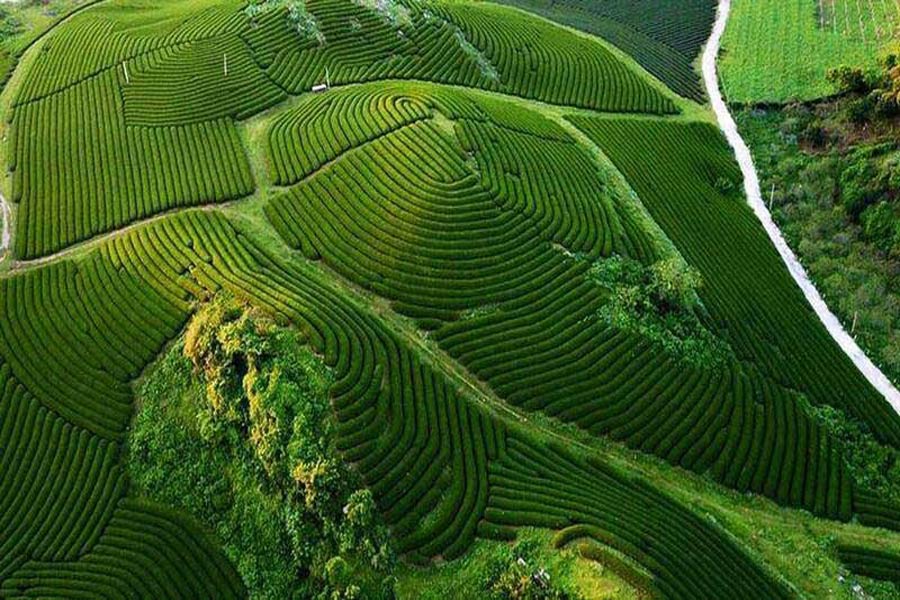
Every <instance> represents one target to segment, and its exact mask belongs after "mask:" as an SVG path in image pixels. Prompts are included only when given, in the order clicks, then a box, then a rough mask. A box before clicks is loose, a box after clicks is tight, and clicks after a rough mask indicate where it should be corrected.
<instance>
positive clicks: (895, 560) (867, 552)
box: [837, 544, 900, 584]
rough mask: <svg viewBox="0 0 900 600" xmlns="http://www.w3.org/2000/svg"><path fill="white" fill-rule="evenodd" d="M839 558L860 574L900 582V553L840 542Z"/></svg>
mask: <svg viewBox="0 0 900 600" xmlns="http://www.w3.org/2000/svg"><path fill="white" fill-rule="evenodd" d="M837 553H838V558H840V560H841V562H842V563H844V565H846V567H847V568H848V569H850V570H851V571H852V572H854V573H856V574H858V575H865V576H866V577H871V578H872V579H880V580H883V581H891V582H893V583H895V584H900V555H897V554H894V553H892V552H887V551H884V550H876V549H874V548H864V547H861V546H855V545H850V544H839V545H838V548H837Z"/></svg>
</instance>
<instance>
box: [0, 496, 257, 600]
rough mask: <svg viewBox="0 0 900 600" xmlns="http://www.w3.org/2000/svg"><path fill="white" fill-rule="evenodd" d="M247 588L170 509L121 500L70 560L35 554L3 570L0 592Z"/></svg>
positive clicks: (213, 592)
mask: <svg viewBox="0 0 900 600" xmlns="http://www.w3.org/2000/svg"><path fill="white" fill-rule="evenodd" d="M245 596H246V591H245V590H244V585H243V583H242V582H241V580H240V578H239V577H238V575H237V573H236V572H235V570H234V568H233V567H232V566H231V565H230V564H229V563H228V561H227V559H226V558H225V557H224V555H223V554H222V553H221V552H219V551H218V549H217V548H215V546H213V545H212V542H211V540H209V539H207V537H206V534H205V533H204V532H203V531H202V530H200V529H199V528H198V527H197V525H196V524H194V523H193V522H192V521H190V520H189V519H186V518H185V517H183V516H182V515H179V514H177V513H175V512H174V511H171V510H167V509H164V508H161V507H159V506H156V505H153V504H150V503H147V502H142V501H137V500H130V499H123V500H122V501H120V502H119V504H118V506H117V507H116V509H115V511H114V512H113V514H112V518H110V519H109V521H108V522H107V523H106V524H105V526H104V528H103V533H102V535H100V537H99V539H98V540H96V543H95V544H92V545H91V547H90V550H89V551H87V552H85V553H83V554H82V555H80V556H78V557H77V558H76V559H74V560H71V561H62V560H44V559H36V560H31V561H29V562H27V563H24V564H23V565H22V566H21V568H19V569H18V570H16V571H15V572H14V573H13V574H12V575H11V576H10V577H8V578H3V577H2V576H0V598H72V597H80V598H209V599H213V598H216V599H219V598H223V599H231V598H243V597H245Z"/></svg>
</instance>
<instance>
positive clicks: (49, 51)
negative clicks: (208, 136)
mask: <svg viewBox="0 0 900 600" xmlns="http://www.w3.org/2000/svg"><path fill="white" fill-rule="evenodd" d="M241 5H242V3H241V2H239V1H236V0H227V1H225V2H222V0H199V1H197V2H192V3H191V10H190V12H187V13H185V5H184V3H183V2H178V1H177V0H164V1H163V2H161V3H157V4H156V5H155V6H154V7H153V8H152V9H148V7H147V5H146V4H145V3H142V2H140V1H139V0H126V2H118V3H116V4H114V5H103V4H100V5H98V6H95V7H92V8H91V9H90V10H88V11H83V12H81V13H79V14H77V15H75V16H74V17H72V18H71V19H70V20H68V21H67V22H66V23H64V24H61V25H59V26H57V27H56V28H54V29H53V31H52V32H51V33H50V34H49V35H48V38H47V41H46V42H45V43H44V46H43V47H42V48H41V52H40V60H38V61H35V63H34V65H33V66H32V67H30V69H29V71H28V76H27V77H26V78H25V80H24V82H23V83H22V87H21V88H20V89H19V92H18V95H17V97H16V99H15V102H16V103H17V104H23V103H27V102H32V101H34V100H38V99H40V98H45V97H47V96H49V95H51V94H54V93H57V92H59V91H61V90H64V89H65V88H67V87H70V86H72V85H75V84H76V83H79V82H81V81H84V80H86V79H88V78H90V77H95V76H97V75H98V74H100V73H103V72H105V71H107V70H110V69H113V68H119V67H120V65H121V63H123V62H125V61H127V60H129V59H132V58H135V57H138V56H141V55H142V54H145V53H148V52H152V51H154V50H158V49H160V48H164V47H167V46H178V45H181V44H184V43H186V42H188V41H192V40H199V39H204V38H209V37H213V36H217V35H221V34H222V33H225V32H227V31H235V30H237V29H238V28H239V27H241V26H243V24H244V19H243V15H241V13H240V7H241ZM74 48H77V51H76V52H73V49H74Z"/></svg>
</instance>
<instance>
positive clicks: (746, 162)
mask: <svg viewBox="0 0 900 600" xmlns="http://www.w3.org/2000/svg"><path fill="white" fill-rule="evenodd" d="M730 10H731V0H719V9H718V15H717V17H716V22H715V26H714V27H713V31H712V35H711V36H710V38H709V42H707V44H706V49H705V50H704V52H703V80H704V82H705V84H706V90H707V93H708V94H709V98H710V102H711V103H712V108H713V111H715V113H716V118H717V119H718V121H719V127H720V128H721V129H722V132H723V133H724V134H725V137H726V138H728V143H729V144H731V147H732V148H734V153H735V156H736V157H737V161H738V164H739V165H740V167H741V172H742V173H743V175H744V189H745V191H746V194H747V201H748V202H749V203H750V206H751V207H752V208H753V212H754V213H755V214H756V216H757V218H759V220H760V222H761V223H762V225H763V227H764V228H765V230H766V233H767V234H768V235H769V239H771V240H772V243H773V244H774V245H775V248H776V249H777V250H778V253H779V254H780V255H781V259H782V260H783V261H784V264H785V265H786V266H787V268H788V271H790V273H791V276H792V277H793V278H794V281H796V282H797V285H799V286H800V289H801V290H802V291H803V295H804V296H806V300H807V301H808V302H809V304H810V305H811V306H812V308H813V310H814V311H815V313H816V315H817V316H818V317H819V320H821V321H822V324H823V325H825V328H826V329H827V330H828V333H830V334H831V337H832V338H834V341H835V342H837V344H838V345H839V346H840V347H841V349H842V350H843V351H844V352H845V353H846V354H847V356H849V357H850V360H852V361H853V364H855V365H856V367H857V368H858V369H859V370H860V372H861V373H862V374H863V375H864V376H865V378H866V379H867V380H868V381H869V383H871V384H872V386H873V387H875V389H877V390H878V391H879V392H881V393H882V394H883V395H884V397H885V398H886V399H887V401H888V402H890V404H891V406H893V408H894V410H895V411H897V412H898V413H900V391H898V390H897V388H896V387H894V385H893V384H892V383H891V381H890V380H889V379H888V378H887V377H886V376H885V374H884V373H882V372H881V370H880V369H879V368H878V367H877V366H875V364H874V363H873V362H872V361H871V360H870V359H869V357H868V356H866V354H865V353H864V352H863V351H862V349H861V348H860V347H859V345H857V343H856V341H855V340H854V339H853V338H852V337H850V335H849V334H848V333H847V332H846V331H845V330H844V327H843V326H842V325H841V322H840V321H839V320H838V318H837V317H836V316H835V315H834V313H832V312H831V310H830V309H829V308H828V306H827V305H826V304H825V301H824V300H823V299H822V296H821V295H820V294H819V292H818V290H817V289H816V287H815V286H814V285H813V283H812V281H810V279H809V276H808V275H807V274H806V270H805V269H804V268H803V265H801V264H800V261H798V260H797V257H796V256H795V255H794V252H793V250H791V248H790V247H789V246H788V244H787V242H786V241H785V239H784V236H782V235H781V231H780V230H779V229H778V226H777V225H775V222H774V221H773V220H772V215H771V214H769V211H768V209H767V208H766V205H765V202H763V198H762V194H761V192H760V186H759V177H758V175H757V173H756V167H754V165H753V157H752V156H751V155H750V149H749V148H748V147H747V144H746V143H745V142H744V140H743V138H741V134H740V133H738V129H737V125H736V124H735V122H734V119H733V118H732V116H731V113H730V112H729V111H728V106H727V105H726V104H725V101H724V100H723V99H722V93H721V90H720V89H719V79H718V74H717V72H716V58H717V57H718V55H719V47H720V45H721V42H722V34H723V33H724V32H725V24H726V23H727V22H728V14H729V12H730Z"/></svg>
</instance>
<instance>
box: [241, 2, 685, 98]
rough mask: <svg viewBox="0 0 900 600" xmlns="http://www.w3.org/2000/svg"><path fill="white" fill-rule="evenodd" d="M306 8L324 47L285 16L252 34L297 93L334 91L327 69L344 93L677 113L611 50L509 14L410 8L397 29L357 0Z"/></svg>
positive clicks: (264, 60)
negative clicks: (427, 93) (376, 84)
mask: <svg viewBox="0 0 900 600" xmlns="http://www.w3.org/2000/svg"><path fill="white" fill-rule="evenodd" d="M306 7H307V9H308V10H309V12H310V14H312V15H313V16H314V17H315V19H316V23H317V25H318V29H319V32H320V34H321V36H322V39H323V40H324V41H323V42H321V43H315V42H312V41H310V40H307V41H305V42H303V43H301V42H298V40H297V33H296V32H292V31H290V28H289V26H288V25H287V24H286V23H285V20H284V19H283V18H282V17H281V16H279V15H277V14H275V13H272V14H270V15H268V17H267V18H264V19H262V20H261V23H260V26H259V27H258V28H257V29H255V30H251V31H250V32H248V33H246V34H244V37H245V39H246V40H247V42H248V44H249V45H250V47H251V48H253V49H254V50H255V51H256V52H257V53H258V54H257V55H258V56H259V60H260V63H261V64H263V65H264V66H265V67H267V70H268V73H269V75H270V76H271V77H272V79H273V80H275V81H276V82H278V83H279V84H281V85H282V86H283V87H284V88H285V89H287V90H289V91H291V92H292V93H299V92H302V91H306V90H308V89H310V87H311V86H313V85H315V84H317V83H320V82H324V81H325V79H326V69H327V70H328V74H330V79H331V81H332V83H335V84H346V83H357V82H363V81H372V80H378V79H418V80H427V81H433V82H439V83H453V84H458V85H465V86H472V87H482V88H485V89H489V90H493V91H498V92H504V93H509V94H515V95H519V96H524V97H527V98H534V99H537V100H543V101H546V102H554V103H558V104H566V105H572V106H581V107H585V108H592V109H597V110H604V111H615V112H650V113H673V112H677V109H676V107H675V105H674V103H673V102H672V101H671V100H670V99H669V98H667V97H666V96H665V95H663V94H662V93H661V92H660V91H658V90H657V89H656V88H654V87H652V86H651V85H649V84H648V83H647V82H646V81H644V80H643V79H642V78H641V77H640V75H638V73H637V72H635V71H634V70H633V69H631V68H629V67H628V66H627V65H625V64H624V63H623V62H622V61H621V60H619V59H618V58H617V57H616V56H615V55H614V54H613V53H612V52H610V51H609V50H607V49H606V48H605V47H603V45H602V44H600V43H598V42H597V41H595V40H591V39H588V38H586V37H582V36H579V35H577V34H575V33H572V32H569V31H566V30H564V29H561V28H559V27H555V26H554V25H552V24H549V23H546V22H544V21H541V20H538V19H535V18H534V17H531V16H529V15H524V14H522V13H520V12H518V11H515V10H511V9H509V8H506V7H501V6H494V5H491V4H487V3H437V2H435V3H431V4H428V5H421V6H412V7H410V8H408V9H407V12H408V15H407V20H406V21H405V22H404V23H402V24H398V25H396V26H394V25H392V24H390V23H388V22H386V21H385V19H384V18H382V17H381V16H380V15H379V14H377V13H376V12H375V11H373V10H370V9H368V8H364V7H361V6H359V5H357V4H356V3H354V2H351V1H350V0H314V1H311V2H308V3H306ZM292 34H293V35H292Z"/></svg>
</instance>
